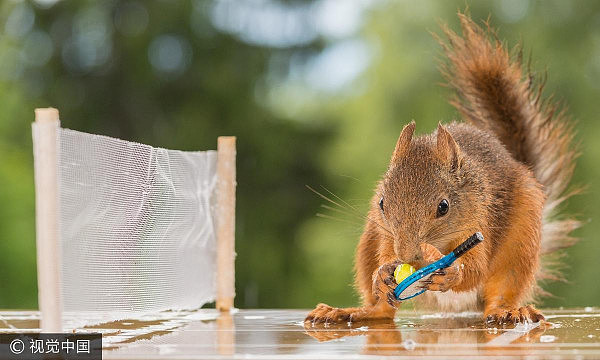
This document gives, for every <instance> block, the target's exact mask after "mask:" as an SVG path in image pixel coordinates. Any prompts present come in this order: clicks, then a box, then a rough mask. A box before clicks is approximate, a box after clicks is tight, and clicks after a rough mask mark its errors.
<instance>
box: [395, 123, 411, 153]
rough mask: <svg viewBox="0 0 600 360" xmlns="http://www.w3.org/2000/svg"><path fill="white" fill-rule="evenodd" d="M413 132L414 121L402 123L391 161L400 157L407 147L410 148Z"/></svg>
mask: <svg viewBox="0 0 600 360" xmlns="http://www.w3.org/2000/svg"><path fill="white" fill-rule="evenodd" d="M414 132H415V122H414V120H413V121H411V122H410V123H409V124H406V125H404V128H402V132H401V133H400V136H399V137H398V142H397V143H396V149H395V150H394V155H392V161H396V160H399V159H401V158H402V157H403V156H404V155H405V154H406V152H407V151H408V149H409V148H410V143H411V141H412V137H413V134H414Z"/></svg>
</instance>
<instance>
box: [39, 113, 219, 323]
mask: <svg viewBox="0 0 600 360" xmlns="http://www.w3.org/2000/svg"><path fill="white" fill-rule="evenodd" d="M57 131H58V133H57V139H58V140H57V141H58V150H59V155H58V157H59V165H58V166H59V169H58V179H59V208H60V222H59V223H60V225H59V229H60V230H59V233H60V245H61V254H62V259H61V260H62V284H61V289H62V296H63V307H64V322H65V326H67V327H69V325H70V326H72V327H75V326H80V325H81V324H83V323H92V322H99V321H106V320H107V319H113V320H116V319H120V318H125V317H127V316H133V315H134V314H139V313H147V312H155V311H161V310H168V309H172V310H180V309H195V308H199V307H201V306H202V305H203V304H205V303H207V302H210V301H213V300H214V298H215V292H216V290H215V289H216V288H215V267H216V265H215V255H216V241H215V227H216V223H215V220H214V216H213V214H214V212H215V210H216V209H215V205H214V204H215V201H216V196H215V194H214V190H215V188H216V161H217V154H216V151H203V152H183V151H175V150H166V149H161V148H154V147H151V146H148V145H143V144H138V143H133V142H128V141H123V140H119V139H114V138H110V137H106V136H99V135H91V134H86V133H82V132H77V131H73V130H68V129H60V128H59V129H58V130H57ZM34 141H35V124H34ZM85 313H89V314H88V315H85V316H84V315H82V314H85Z"/></svg>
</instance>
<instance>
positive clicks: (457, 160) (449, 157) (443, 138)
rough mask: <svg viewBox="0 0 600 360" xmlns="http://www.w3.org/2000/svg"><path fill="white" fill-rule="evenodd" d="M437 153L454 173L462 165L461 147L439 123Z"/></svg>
mask: <svg viewBox="0 0 600 360" xmlns="http://www.w3.org/2000/svg"><path fill="white" fill-rule="evenodd" d="M437 153H438V156H439V158H440V159H441V160H442V161H443V162H444V163H445V164H447V165H449V166H450V169H451V170H453V171H454V170H456V169H458V168H460V166H461V165H462V154H461V151H460V147H459V146H458V144H457V143H456V141H455V140H454V137H452V134H450V132H448V129H446V127H445V126H444V125H442V124H441V123H438V128H437Z"/></svg>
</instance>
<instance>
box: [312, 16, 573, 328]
mask: <svg viewBox="0 0 600 360" xmlns="http://www.w3.org/2000/svg"><path fill="white" fill-rule="evenodd" d="M459 18H460V20H461V24H462V36H459V35H457V34H456V33H454V32H453V31H451V30H449V29H448V28H447V27H444V32H445V34H446V36H447V42H441V43H442V46H443V47H444V49H445V52H446V55H447V57H448V63H446V64H445V65H443V66H442V72H443V73H444V75H445V76H446V78H447V80H448V82H449V86H450V87H451V88H453V89H454V90H455V97H454V98H453V99H452V100H451V102H452V104H453V105H454V106H455V107H456V108H457V109H458V110H459V111H460V112H461V114H462V115H463V117H464V118H465V120H466V123H451V124H449V125H446V126H442V125H441V124H440V125H439V126H438V129H437V130H436V132H434V133H433V134H430V135H423V136H419V137H416V138H414V137H413V134H414V129H415V124H414V122H413V123H411V124H408V125H406V126H405V127H404V129H403V130H402V133H401V134H400V137H399V139H398V142H397V144H396V148H395V150H394V153H393V155H392V159H391V162H390V166H389V168H388V171H387V172H386V174H385V175H384V177H383V180H382V181H381V182H380V183H379V184H378V186H377V188H376V190H375V195H374V197H373V200H372V206H371V209H370V210H369V214H368V217H367V218H368V219H369V221H368V222H367V224H366V226H365V231H364V233H363V235H362V236H361V239H360V242H359V244H358V247H357V251H356V259H355V271H356V285H357V288H358V290H359V291H360V293H361V295H362V298H363V306H362V307H361V308H350V309H338V308H332V307H329V306H327V305H324V304H321V305H320V307H317V309H315V310H314V311H313V312H311V314H309V316H308V317H307V320H309V321H311V322H313V323H315V322H317V323H318V322H330V321H348V320H358V319H360V320H365V319H376V318H390V317H393V315H394V310H395V307H396V306H397V305H398V303H397V302H396V301H395V299H394V298H393V296H391V295H390V294H391V293H392V292H393V288H394V287H395V285H396V284H395V282H394V281H393V277H392V274H391V273H392V272H393V269H394V268H395V266H396V265H397V264H399V263H403V262H404V263H410V264H413V265H415V266H417V267H421V266H424V265H425V264H427V263H430V262H432V261H434V260H436V259H437V258H439V257H440V256H441V254H446V253H448V252H450V251H451V250H452V249H453V248H455V247H456V246H457V245H458V244H460V243H461V242H462V241H464V240H465V239H466V238H467V237H469V236H470V235H471V234H473V233H474V232H476V231H481V232H482V233H483V235H484V237H485V240H484V242H483V243H482V244H481V245H478V246H477V247H475V248H473V249H472V250H471V251H469V252H468V253H467V254H465V255H464V256H463V257H461V258H460V259H458V260H457V261H456V262H455V264H454V266H453V267H452V268H449V269H447V270H446V272H444V273H443V274H440V275H436V276H433V277H432V279H431V282H430V284H429V290H433V291H430V292H428V293H427V294H426V295H423V296H420V297H418V298H416V299H419V300H421V303H424V304H427V303H428V304H430V305H435V304H436V302H437V303H439V304H441V301H442V300H443V301H446V302H448V300H450V301H449V303H450V304H451V305H452V306H450V308H451V309H454V310H459V309H464V308H466V307H467V306H468V304H465V303H462V302H460V301H458V300H454V301H453V298H452V296H459V295H460V294H461V293H462V294H469V293H472V294H473V295H474V296H473V299H474V300H475V303H474V304H473V306H475V307H476V308H481V309H483V310H484V314H485V316H486V317H487V318H488V320H489V321H492V322H499V323H504V322H507V321H511V322H519V321H524V320H526V319H530V320H534V321H536V320H539V319H541V318H543V317H542V315H541V314H540V313H539V311H537V310H536V309H535V308H533V307H532V306H531V305H529V306H524V302H526V301H529V299H531V295H532V292H533V290H534V289H535V285H536V275H537V276H538V278H539V277H540V276H543V272H540V271H539V269H540V266H539V265H540V256H541V255H542V254H545V253H549V252H552V251H554V250H556V249H559V248H562V247H565V246H568V245H570V244H572V243H573V239H572V238H570V237H569V236H568V233H569V231H570V230H572V229H573V228H575V227H576V226H577V225H578V223H577V222H576V221H574V220H562V221H560V222H558V223H556V222H554V223H551V222H549V221H548V216H549V215H550V214H551V212H552V211H553V210H554V209H555V207H556V205H557V204H559V203H560V202H561V201H563V200H564V198H565V196H564V194H563V193H564V191H565V188H566V186H567V185H568V182H569V180H570V178H571V175H572V172H573V168H574V159H575V157H576V151H575V150H573V147H572V146H571V142H572V138H573V134H572V131H571V127H570V125H569V124H568V123H567V122H566V120H565V115H564V112H559V113H558V114H556V111H555V110H556V105H554V104H553V103H551V102H549V101H546V102H544V101H542V100H541V97H540V92H541V86H539V87H538V88H537V89H536V90H533V89H532V80H531V76H527V77H525V76H524V73H523V71H522V68H521V63H520V61H519V60H518V59H517V60H515V59H512V58H511V57H510V56H509V54H508V51H507V50H506V49H505V48H504V47H503V46H502V44H501V43H499V42H498V41H491V42H490V41H489V40H488V39H489V37H490V36H489V35H490V34H489V33H487V32H486V31H484V30H483V29H481V28H480V27H478V26H477V25H475V24H474V23H473V21H472V20H471V19H470V18H469V17H468V16H467V15H464V14H460V13H459ZM488 29H489V28H488ZM524 77H525V80H523V78H524ZM382 197H383V199H384V200H383V204H384V211H381V209H380V207H379V201H380V199H381V198H382ZM442 199H446V200H447V201H448V202H449V204H450V207H449V211H448V213H447V214H445V215H443V216H440V215H439V214H437V207H438V204H439V203H440V201H442ZM432 249H433V250H432ZM436 252H437V253H436ZM540 274H542V275H540ZM435 290H438V291H440V290H441V291H447V290H452V293H450V292H448V293H444V294H441V295H440V293H439V292H438V293H437V294H436V293H435V292H434V291H435ZM451 294H453V295H451ZM440 296H442V297H443V296H445V297H446V298H444V299H442V298H440Z"/></svg>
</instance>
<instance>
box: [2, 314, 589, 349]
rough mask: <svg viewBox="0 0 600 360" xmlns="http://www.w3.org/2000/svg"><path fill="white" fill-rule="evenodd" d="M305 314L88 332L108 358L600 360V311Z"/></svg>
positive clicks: (153, 319)
mask: <svg viewBox="0 0 600 360" xmlns="http://www.w3.org/2000/svg"><path fill="white" fill-rule="evenodd" d="M307 312H308V310H238V311H235V312H233V313H232V314H224V315H221V314H219V313H218V312H216V311H215V310H211V309H203V310H199V311H194V312H164V313H160V314H158V315H152V316H150V315H146V316H140V317H137V318H135V319H128V320H122V321H117V322H111V323H104V324H101V325H96V326H88V327H84V328H81V329H78V330H77V331H81V332H101V333H103V347H104V351H103V357H104V359H221V358H256V359H317V358H318V359H347V358H348V359H355V358H371V357H380V356H386V357H388V358H416V357H419V358H439V359H441V358H444V359H447V358H459V359H474V358H526V359H550V358H552V359H553V358H557V359H559V358H561V359H562V358H568V359H588V358H589V359H600V340H599V337H600V309H599V308H584V309H555V310H545V311H544V314H545V315H546V319H547V321H548V322H547V323H545V324H541V325H540V324H530V325H529V326H518V327H517V328H487V327H486V326H485V325H484V323H483V321H482V320H481V314H477V313H459V314H449V313H422V312H415V311H402V312H399V313H398V315H397V317H396V320H395V321H393V322H391V321H390V322H387V323H381V322H379V323H369V324H364V323H363V324H358V323H357V324H350V325H348V324H344V325H342V326H318V327H312V326H310V325H308V326H305V324H304V323H303V319H304V316H305V315H306V314H307ZM38 318H39V314H38V312H34V311H2V312H0V332H13V333H15V332H39V328H38V324H39V322H38Z"/></svg>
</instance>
